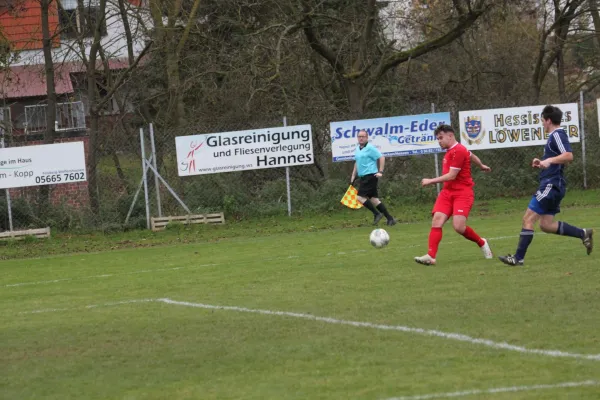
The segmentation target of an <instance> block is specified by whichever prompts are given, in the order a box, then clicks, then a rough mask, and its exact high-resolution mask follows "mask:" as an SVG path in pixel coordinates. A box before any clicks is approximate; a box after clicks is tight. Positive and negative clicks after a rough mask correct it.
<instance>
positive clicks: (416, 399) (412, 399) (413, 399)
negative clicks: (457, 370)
mask: <svg viewBox="0 0 600 400" xmlns="http://www.w3.org/2000/svg"><path fill="white" fill-rule="evenodd" d="M598 385H600V381H591V380H590V381H583V382H564V383H557V384H551V385H531V386H509V387H501V388H493V389H483V390H479V389H474V390H464V391H461V392H448V393H431V394H422V395H418V396H401V397H390V398H389V399H386V400H429V399H444V398H451V397H465V396H473V395H478V394H497V393H511V392H526V391H532V390H549V389H562V388H574V387H582V386H598Z"/></svg>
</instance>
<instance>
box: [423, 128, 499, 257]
mask: <svg viewBox="0 0 600 400" xmlns="http://www.w3.org/2000/svg"><path fill="white" fill-rule="evenodd" d="M434 133H435V137H436V138H437V141H438V143H439V144H440V147H441V148H442V149H447V151H446V155H445V156H444V163H443V167H442V176H440V177H438V178H433V179H423V180H422V181H421V185H422V186H428V185H435V184H436V183H442V182H443V183H444V188H443V189H442V191H441V192H440V194H439V196H438V198H437V200H436V202H435V205H434V206H433V210H432V212H431V213H432V214H433V218H432V221H431V231H430V232H429V251H428V252H427V254H425V255H424V256H422V257H415V261H416V262H418V263H419V264H425V265H435V257H436V255H437V251H438V246H439V244H440V242H441V241H442V226H444V224H445V223H446V221H448V218H450V217H453V218H452V227H453V228H454V230H455V231H456V232H457V233H459V234H461V235H462V236H464V237H465V238H467V239H469V240H470V241H472V242H475V243H477V245H478V246H479V247H480V248H481V251H482V252H483V255H484V256H485V258H488V259H489V258H492V257H493V255H492V250H490V246H489V244H488V242H487V240H486V239H483V238H481V237H480V236H479V235H478V234H477V233H475V231H474V230H473V229H471V227H469V226H467V218H468V217H469V212H470V211H471V207H473V202H474V201H475V195H474V194H473V185H474V183H473V178H472V177H471V162H473V163H475V164H476V165H477V166H479V168H481V170H483V171H485V172H490V171H491V168H490V167H488V166H487V165H484V164H483V163H482V162H481V160H480V159H479V157H477V156H476V155H475V154H473V153H471V152H470V151H469V150H467V148H466V147H465V146H463V145H462V144H460V143H458V142H457V141H456V138H455V137H454V129H452V127H451V126H450V125H440V126H438V127H437V128H436V129H435V132H434Z"/></svg>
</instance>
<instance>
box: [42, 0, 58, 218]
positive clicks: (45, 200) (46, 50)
mask: <svg viewBox="0 0 600 400" xmlns="http://www.w3.org/2000/svg"><path fill="white" fill-rule="evenodd" d="M52 2H53V0H41V3H40V6H41V18H42V52H43V54H44V75H45V77H46V94H47V100H46V101H47V106H46V130H45V131H44V143H46V144H51V143H54V136H55V134H56V132H55V123H56V122H55V121H56V88H55V86H54V62H53V60H52V41H53V38H54V35H55V34H56V32H50V23H49V21H48V17H49V14H50V5H51V4H52ZM49 200H50V186H49V185H42V186H40V189H39V203H38V206H39V207H40V211H42V210H47V209H48V206H49Z"/></svg>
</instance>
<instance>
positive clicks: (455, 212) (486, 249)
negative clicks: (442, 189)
mask: <svg viewBox="0 0 600 400" xmlns="http://www.w3.org/2000/svg"><path fill="white" fill-rule="evenodd" d="M474 202H475V194H474V193H473V190H468V191H467V190H465V191H464V192H459V193H456V194H455V195H454V196H453V205H452V227H453V228H454V230H455V231H456V233H458V234H460V235H462V236H463V237H464V238H465V239H467V240H470V241H471V242H474V243H477V246H479V248H480V249H481V251H482V253H483V256H484V257H485V258H486V259H491V258H492V257H493V256H494V255H493V254H492V250H491V249H490V245H489V243H488V241H487V240H486V239H484V238H482V237H481V236H479V235H478V234H477V232H475V231H474V230H473V228H471V227H470V226H468V225H467V219H468V218H469V214H470V212H471V209H472V208H473V203H474Z"/></svg>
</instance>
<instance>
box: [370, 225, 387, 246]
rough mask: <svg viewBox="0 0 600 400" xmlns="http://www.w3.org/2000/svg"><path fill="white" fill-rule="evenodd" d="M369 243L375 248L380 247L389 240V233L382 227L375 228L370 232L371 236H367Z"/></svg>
mask: <svg viewBox="0 0 600 400" xmlns="http://www.w3.org/2000/svg"><path fill="white" fill-rule="evenodd" d="M369 240H370V241H371V244H372V245H373V247H375V248H376V249H381V248H382V247H385V246H387V244H388V243H389V242H390V235H388V233H387V232H386V231H385V230H384V229H375V230H374V231H373V232H371V236H370V237H369Z"/></svg>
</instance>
